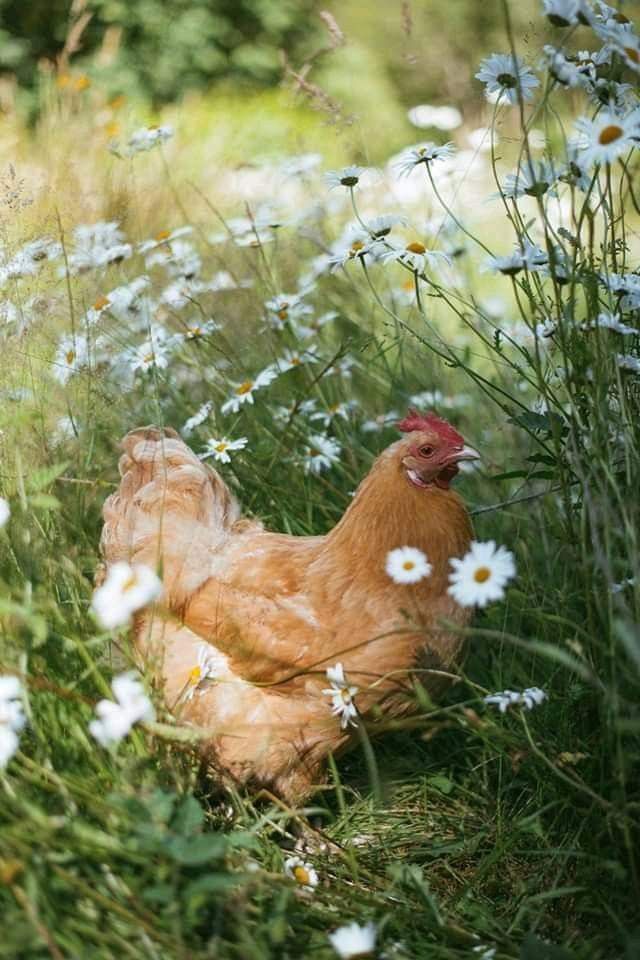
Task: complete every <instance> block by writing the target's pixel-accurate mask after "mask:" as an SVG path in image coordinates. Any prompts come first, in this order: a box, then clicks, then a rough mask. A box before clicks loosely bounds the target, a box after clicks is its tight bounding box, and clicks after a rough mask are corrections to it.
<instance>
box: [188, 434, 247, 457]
mask: <svg viewBox="0 0 640 960" xmlns="http://www.w3.org/2000/svg"><path fill="white" fill-rule="evenodd" d="M248 443H249V441H248V439H247V438H246V437H238V439H237V440H229V439H227V437H222V439H221V440H216V439H214V438H213V437H212V438H211V439H210V440H207V447H206V450H205V451H204V452H203V453H201V454H200V459H201V460H206V459H207V458H208V457H213V459H214V460H217V461H218V463H231V457H230V456H229V452H231V453H233V452H234V451H235V450H244V448H245V447H246V445H247V444H248Z"/></svg>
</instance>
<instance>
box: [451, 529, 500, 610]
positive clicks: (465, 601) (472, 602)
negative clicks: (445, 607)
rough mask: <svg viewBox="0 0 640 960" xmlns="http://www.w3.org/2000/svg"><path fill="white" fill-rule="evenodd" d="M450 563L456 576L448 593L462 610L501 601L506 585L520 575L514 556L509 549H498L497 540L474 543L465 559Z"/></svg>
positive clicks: (454, 558)
mask: <svg viewBox="0 0 640 960" xmlns="http://www.w3.org/2000/svg"><path fill="white" fill-rule="evenodd" d="M449 562H450V564H451V566H452V567H453V573H450V574H449V583H450V586H449V589H448V591H447V592H448V593H449V594H450V595H451V596H452V597H453V598H454V600H455V601H456V602H457V603H459V604H460V606H462V607H473V606H478V607H484V606H486V605H487V603H488V602H489V601H490V600H500V599H501V598H502V597H503V596H504V588H505V586H506V584H507V583H508V582H509V580H511V579H512V578H513V577H515V575H516V565H515V560H514V558H513V554H512V553H511V552H510V551H509V550H507V549H506V548H505V547H496V544H495V542H494V541H493V540H489V541H487V542H486V543H479V542H478V541H477V540H473V541H472V542H471V548H470V550H469V552H468V553H467V554H466V555H465V556H464V557H462V559H458V558H457V557H452V558H451V560H450V561H449Z"/></svg>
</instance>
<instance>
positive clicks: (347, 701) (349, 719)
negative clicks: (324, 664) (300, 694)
mask: <svg viewBox="0 0 640 960" xmlns="http://www.w3.org/2000/svg"><path fill="white" fill-rule="evenodd" d="M327 680H328V681H329V683H330V684H331V686H330V687H327V688H326V689H325V690H323V691H322V692H323V693H324V694H325V695H326V696H328V697H331V713H332V714H333V715H334V717H340V726H341V727H342V729H343V730H346V728H347V727H348V726H352V727H357V726H358V724H357V723H356V720H355V718H356V717H357V716H358V710H357V708H356V705H355V703H354V702H353V698H354V697H355V695H356V693H357V692H358V687H354V686H352V685H350V684H349V683H348V681H347V680H346V678H345V675H344V668H343V666H342V664H341V663H336V665H335V666H334V667H329V668H328V669H327Z"/></svg>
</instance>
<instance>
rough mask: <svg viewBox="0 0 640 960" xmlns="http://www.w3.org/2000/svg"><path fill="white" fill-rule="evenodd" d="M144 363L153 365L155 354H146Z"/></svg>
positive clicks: (143, 359)
mask: <svg viewBox="0 0 640 960" xmlns="http://www.w3.org/2000/svg"><path fill="white" fill-rule="evenodd" d="M142 362H143V363H153V354H152V353H145V355H144V357H143V358H142Z"/></svg>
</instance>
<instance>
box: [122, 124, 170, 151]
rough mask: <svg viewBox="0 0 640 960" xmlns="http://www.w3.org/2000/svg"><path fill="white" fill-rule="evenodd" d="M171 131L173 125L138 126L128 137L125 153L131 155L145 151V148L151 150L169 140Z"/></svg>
mask: <svg viewBox="0 0 640 960" xmlns="http://www.w3.org/2000/svg"><path fill="white" fill-rule="evenodd" d="M173 133H174V131H173V127H170V126H168V125H165V126H162V127H140V128H139V129H138V130H134V132H133V133H132V134H131V136H130V137H129V139H128V141H127V146H126V149H125V155H126V156H128V157H132V156H134V155H135V154H136V153H145V152H146V151H147V150H153V148H154V147H157V146H159V145H160V144H162V143H166V142H167V140H170V139H171V137H172V136H173Z"/></svg>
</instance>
